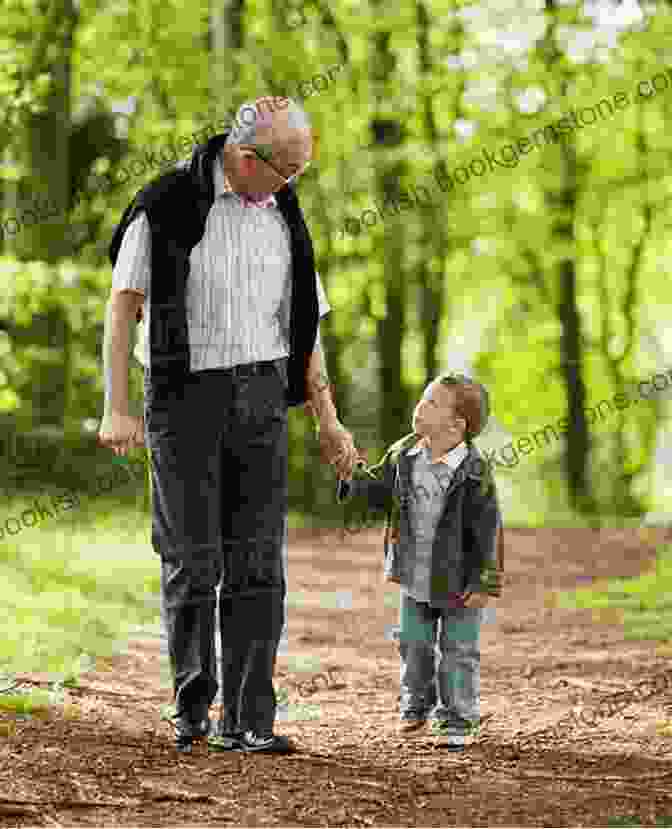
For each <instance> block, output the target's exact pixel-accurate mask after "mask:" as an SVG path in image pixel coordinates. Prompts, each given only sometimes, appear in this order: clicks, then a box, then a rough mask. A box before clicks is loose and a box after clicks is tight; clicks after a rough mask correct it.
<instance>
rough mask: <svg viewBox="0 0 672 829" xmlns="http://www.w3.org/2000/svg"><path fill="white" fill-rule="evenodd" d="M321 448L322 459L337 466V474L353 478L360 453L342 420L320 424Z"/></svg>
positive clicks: (341, 477)
mask: <svg viewBox="0 0 672 829" xmlns="http://www.w3.org/2000/svg"><path fill="white" fill-rule="evenodd" d="M320 449H321V450H322V460H323V461H324V462H325V463H330V464H333V466H335V468H336V475H337V476H338V477H339V478H340V479H341V480H349V479H350V478H352V470H353V469H354V467H355V464H356V462H357V460H358V459H359V453H358V452H357V449H355V441H354V439H353V437H352V435H351V434H350V432H348V430H347V429H346V428H345V426H343V424H342V423H340V421H338V420H331V421H329V422H328V423H326V424H323V425H322V424H321V425H320Z"/></svg>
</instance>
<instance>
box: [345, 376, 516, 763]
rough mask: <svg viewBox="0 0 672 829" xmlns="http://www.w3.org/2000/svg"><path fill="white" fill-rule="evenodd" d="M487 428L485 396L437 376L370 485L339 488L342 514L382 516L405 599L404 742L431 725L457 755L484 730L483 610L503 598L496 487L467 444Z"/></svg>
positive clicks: (370, 472) (467, 382) (366, 480)
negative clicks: (356, 509)
mask: <svg viewBox="0 0 672 829" xmlns="http://www.w3.org/2000/svg"><path fill="white" fill-rule="evenodd" d="M488 416H489V400H488V393H487V391H486V389H485V388H484V387H483V386H482V385H480V384H478V383H475V382H474V381H473V380H471V379H469V378H468V377H464V376H462V375H452V374H443V375H441V376H439V377H438V378H437V379H436V380H434V381H432V382H431V383H430V384H429V385H428V386H427V388H426V389H425V391H424V393H423V395H422V398H421V399H420V400H419V401H418V403H417V405H416V407H415V410H414V412H413V433H411V434H409V435H406V437H404V438H402V439H401V440H399V441H397V442H396V443H395V444H393V445H392V446H391V447H390V448H389V449H388V450H387V452H386V453H385V455H384V457H383V459H382V461H381V462H380V463H379V464H378V465H377V466H375V467H372V468H369V469H365V470H364V475H365V476H367V477H363V476H362V475H360V476H355V477H354V479H353V480H351V481H340V482H339V485H338V495H337V498H338V500H339V502H344V503H346V504H348V506H349V507H350V505H351V502H352V505H356V503H357V500H358V499H360V498H363V499H365V501H366V502H367V505H368V508H374V509H384V510H385V511H386V512H387V526H386V530H385V576H386V578H387V580H388V581H393V582H396V583H398V584H399V585H400V587H401V596H400V609H399V621H400V625H399V627H400V630H399V652H400V656H401V695H400V703H401V706H400V707H401V722H400V725H399V730H400V733H402V734H409V733H413V732H417V731H419V730H420V729H421V728H423V727H424V726H425V724H426V722H427V720H428V719H431V721H432V731H433V733H434V734H435V735H437V736H440V737H443V738H445V742H446V744H447V746H448V747H449V748H450V749H452V750H457V751H460V750H462V749H463V748H464V746H465V743H466V737H467V736H468V735H469V734H470V733H473V732H474V731H475V730H476V728H477V727H478V724H479V721H480V711H479V702H480V699H479V686H480V649H479V634H480V625H481V620H482V612H483V611H482V608H484V607H485V606H486V604H487V602H488V598H489V597H492V596H495V597H496V596H499V595H500V594H501V582H502V574H503V568H504V557H503V535H502V520H501V515H500V511H499V506H498V503H497V494H496V490H495V484H494V480H493V478H492V475H491V473H490V470H489V469H488V467H487V464H486V462H485V461H484V460H483V458H482V456H481V455H480V453H479V452H478V450H477V449H476V447H475V446H474V445H473V443H472V441H473V439H474V438H475V437H476V436H477V435H479V434H480V432H481V431H482V430H483V428H484V427H485V425H486V423H487V420H488ZM439 624H440V630H439ZM437 639H438V646H439V651H440V656H441V658H440V662H439V664H438V671H437V670H436V664H435V647H436V644H437Z"/></svg>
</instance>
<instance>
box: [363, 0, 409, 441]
mask: <svg viewBox="0 0 672 829" xmlns="http://www.w3.org/2000/svg"><path fill="white" fill-rule="evenodd" d="M374 5H375V6H376V7H378V8H380V9H381V11H383V10H384V9H385V8H386V7H385V6H384V5H383V4H381V3H380V2H378V0H377V2H376V3H375V4H374ZM389 41H390V33H389V32H385V31H376V32H374V34H373V37H372V49H371V80H372V88H373V90H374V99H375V102H376V103H375V106H376V108H377V110H378V111H379V112H380V111H381V110H384V109H386V101H387V100H389V93H388V86H389V82H390V81H391V79H392V76H393V74H394V70H395V66H396V57H395V55H394V54H393V53H392V51H391V50H390V46H389ZM370 129H371V133H372V136H373V141H374V144H375V146H376V149H377V150H378V152H379V159H378V162H377V165H376V175H375V180H376V191H377V195H378V198H379V199H380V203H381V205H382V211H383V215H384V216H385V218H384V219H382V221H383V255H382V259H383V284H384V290H385V300H384V301H385V315H384V317H383V318H382V319H378V320H377V321H376V342H377V345H378V356H379V377H380V390H379V401H380V410H379V424H380V438H381V440H382V442H383V445H385V446H387V445H388V444H390V443H393V442H394V441H395V440H397V439H398V437H399V435H400V434H401V433H403V432H405V431H408V430H409V429H410V425H409V421H410V401H409V395H408V392H407V389H406V387H405V385H404V375H403V360H402V354H403V350H402V349H403V344H404V335H405V330H406V302H407V294H408V292H407V281H406V279H405V278H404V275H403V264H402V263H403V261H404V252H405V234H404V231H403V224H402V223H401V222H400V221H399V220H398V219H397V218H396V217H395V216H394V215H389V214H387V215H386V213H385V211H386V206H387V205H391V204H393V203H394V202H395V200H396V199H397V196H398V194H399V189H400V188H399V181H400V180H401V177H402V176H403V173H404V171H405V164H404V163H403V162H399V161H393V162H390V161H388V160H387V157H386V152H385V151H386V149H387V148H390V149H394V148H397V147H399V146H400V145H401V143H402V141H403V129H402V126H401V123H400V121H399V120H398V119H397V118H387V117H384V116H383V115H374V117H373V118H372V119H371V124H370ZM376 224H377V220H376Z"/></svg>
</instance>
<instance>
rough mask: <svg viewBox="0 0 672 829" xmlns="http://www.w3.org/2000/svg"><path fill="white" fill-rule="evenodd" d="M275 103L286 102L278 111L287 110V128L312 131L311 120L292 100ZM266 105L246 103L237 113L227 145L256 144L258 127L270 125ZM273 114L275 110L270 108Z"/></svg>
mask: <svg viewBox="0 0 672 829" xmlns="http://www.w3.org/2000/svg"><path fill="white" fill-rule="evenodd" d="M274 100H275V101H279V100H282V101H286V102H287V105H286V106H283V107H280V106H278V107H277V108H278V109H286V110H287V116H288V117H287V126H288V128H289V129H297V130H307V129H310V119H309V118H308V115H307V114H306V112H305V110H304V109H303V108H302V107H300V106H299V104H297V103H296V101H294V100H293V99H292V98H275V99H274ZM263 107H264V104H256V103H255V101H246V102H245V103H244V104H242V106H240V107H239V109H238V111H237V112H236V118H235V121H234V125H233V127H232V129H231V133H230V134H229V137H228V138H227V139H226V143H227V144H256V143H257V127H264V126H267V125H269V123H270V117H271V116H270V115H269V113H268V112H264V111H263ZM268 108H269V109H270V111H271V112H275V110H274V109H271V108H270V107H268Z"/></svg>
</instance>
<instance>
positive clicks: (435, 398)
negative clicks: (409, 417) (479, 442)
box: [413, 381, 466, 446]
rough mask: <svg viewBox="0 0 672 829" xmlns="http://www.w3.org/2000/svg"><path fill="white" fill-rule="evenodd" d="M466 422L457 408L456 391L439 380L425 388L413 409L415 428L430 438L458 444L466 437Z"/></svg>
mask: <svg viewBox="0 0 672 829" xmlns="http://www.w3.org/2000/svg"><path fill="white" fill-rule="evenodd" d="M465 429H466V423H465V421H464V418H461V417H458V415H457V412H456V410H455V392H454V391H453V390H452V389H451V388H449V387H448V386H444V385H443V384H442V383H439V382H438V381H434V382H432V383H430V384H429V385H428V386H427V388H426V389H425V391H424V393H423V395H422V397H421V398H420V400H419V401H418V403H417V405H416V407H415V410H414V411H413V430H414V432H415V433H416V434H418V435H421V436H422V437H428V438H429V439H430V440H432V439H439V440H441V441H446V442H447V443H452V444H453V445H455V446H457V444H458V443H460V442H461V441H462V440H463V439H464V432H465Z"/></svg>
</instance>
